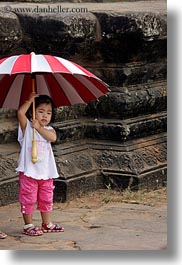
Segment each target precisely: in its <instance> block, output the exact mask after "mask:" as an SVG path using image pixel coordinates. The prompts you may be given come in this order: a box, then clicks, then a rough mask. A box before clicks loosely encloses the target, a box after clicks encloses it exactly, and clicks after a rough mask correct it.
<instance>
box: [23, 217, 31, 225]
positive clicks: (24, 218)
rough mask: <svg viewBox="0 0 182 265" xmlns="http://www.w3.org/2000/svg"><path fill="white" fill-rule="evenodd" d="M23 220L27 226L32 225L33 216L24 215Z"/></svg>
mask: <svg viewBox="0 0 182 265" xmlns="http://www.w3.org/2000/svg"><path fill="white" fill-rule="evenodd" d="M23 220H24V223H25V225H28V224H32V223H33V221H32V214H23Z"/></svg>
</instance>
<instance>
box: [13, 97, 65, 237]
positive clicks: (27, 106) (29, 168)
mask: <svg viewBox="0 0 182 265" xmlns="http://www.w3.org/2000/svg"><path fill="white" fill-rule="evenodd" d="M33 100H35V120H33V119H32V102H33ZM17 115H18V120H19V128H18V141H19V143H20V146H21V152H20V156H19V160H18V167H17V172H19V184H20V188H19V201H20V205H21V212H22V214H23V219H24V228H23V233H24V234H26V235H29V236H40V235H42V234H43V233H46V232H63V231H64V228H63V227H61V226H60V225H57V224H52V222H51V211H52V205H53V190H54V185H53V179H54V178H58V177H59V175H58V172H57V168H56V164H55V159H54V155H53V152H52V147H51V142H55V141H56V138H57V136H56V132H55V130H54V129H53V128H52V127H51V126H48V124H49V123H50V122H51V121H52V120H53V118H54V107H53V102H52V99H51V98H50V97H49V96H47V95H38V94H36V93H31V94H30V96H29V99H28V100H27V101H25V102H24V104H23V105H22V106H21V107H20V108H19V110H18V112H17ZM27 117H28V118H27ZM33 128H34V129H35V131H36V144H37V153H38V161H37V162H36V163H32V161H31V157H32V154H31V153H32V134H33ZM35 203H37V209H38V210H39V211H40V212H41V217H42V227H41V228H39V227H37V226H34V224H33V221H32V214H33V211H34V205H35Z"/></svg>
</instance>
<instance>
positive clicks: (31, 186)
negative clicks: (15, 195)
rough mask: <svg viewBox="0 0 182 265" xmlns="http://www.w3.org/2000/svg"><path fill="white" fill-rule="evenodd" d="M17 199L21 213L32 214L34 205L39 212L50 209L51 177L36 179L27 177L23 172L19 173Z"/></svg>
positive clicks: (52, 187)
mask: <svg viewBox="0 0 182 265" xmlns="http://www.w3.org/2000/svg"><path fill="white" fill-rule="evenodd" d="M19 185H20V187H19V201H20V204H21V212H22V213H23V214H32V213H33V211H34V205H35V203H37V210H39V211H41V212H50V211H52V205H53V190H54V188H55V187H54V185H53V179H48V180H37V179H33V178H31V177H27V176H25V175H24V173H22V172H21V173H20V174H19Z"/></svg>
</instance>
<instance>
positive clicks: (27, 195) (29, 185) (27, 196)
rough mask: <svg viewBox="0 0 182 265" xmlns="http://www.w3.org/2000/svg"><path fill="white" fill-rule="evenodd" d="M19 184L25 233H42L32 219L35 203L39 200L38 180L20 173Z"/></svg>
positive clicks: (33, 234) (30, 234)
mask: <svg viewBox="0 0 182 265" xmlns="http://www.w3.org/2000/svg"><path fill="white" fill-rule="evenodd" d="M19 184H20V187H19V201H20V204H21V212H22V215H23V220H24V227H23V234H26V235H29V236H39V235H42V234H43V232H42V230H41V229H40V228H39V227H36V226H34V225H33V221H32V214H33V210H34V204H35V202H36V201H37V190H38V185H37V181H36V180H35V179H33V178H30V177H27V176H25V175H24V174H23V173H20V175H19Z"/></svg>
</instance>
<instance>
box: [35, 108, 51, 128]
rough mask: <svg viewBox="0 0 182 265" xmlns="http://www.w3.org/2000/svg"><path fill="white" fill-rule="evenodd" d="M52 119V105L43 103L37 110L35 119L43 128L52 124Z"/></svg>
mask: <svg viewBox="0 0 182 265" xmlns="http://www.w3.org/2000/svg"><path fill="white" fill-rule="evenodd" d="M51 117H52V106H51V104H46V103H42V104H40V105H38V107H37V108H36V109H35V118H36V119H37V120H38V121H39V123H40V125H41V126H46V125H48V124H49V123H50V121H51Z"/></svg>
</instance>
